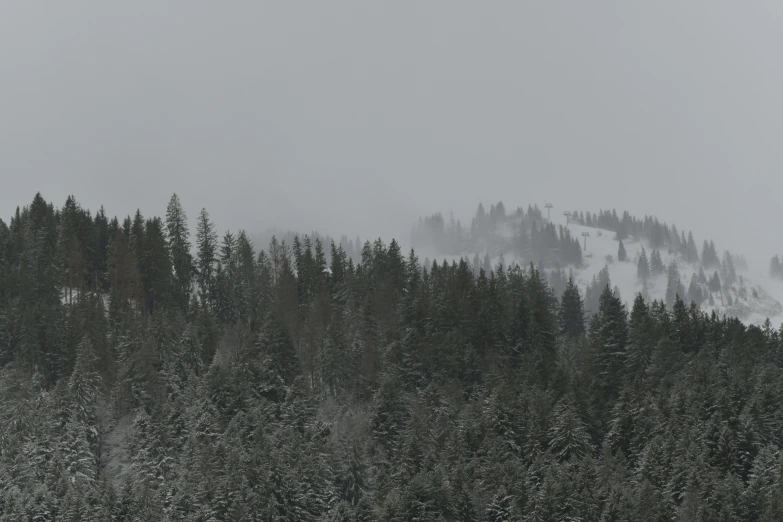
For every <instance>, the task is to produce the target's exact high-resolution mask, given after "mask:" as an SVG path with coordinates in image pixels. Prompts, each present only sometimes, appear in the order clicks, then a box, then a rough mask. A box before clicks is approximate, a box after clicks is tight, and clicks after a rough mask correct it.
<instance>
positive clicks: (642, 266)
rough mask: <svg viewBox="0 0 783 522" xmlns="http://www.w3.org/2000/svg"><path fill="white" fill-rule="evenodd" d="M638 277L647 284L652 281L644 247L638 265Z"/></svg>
mask: <svg viewBox="0 0 783 522" xmlns="http://www.w3.org/2000/svg"><path fill="white" fill-rule="evenodd" d="M636 277H637V278H639V280H640V281H641V282H642V283H647V281H648V280H649V279H650V263H649V262H648V261H647V252H645V251H644V247H642V253H641V255H640V256H639V262H638V263H637V264H636Z"/></svg>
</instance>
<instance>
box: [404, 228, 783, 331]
mask: <svg viewBox="0 0 783 522" xmlns="http://www.w3.org/2000/svg"><path fill="white" fill-rule="evenodd" d="M564 226H566V225H565V224H564ZM567 227H568V229H569V231H570V233H571V236H572V237H575V238H579V240H580V244H581V245H582V247H583V252H582V257H583V266H582V267H579V268H573V267H571V268H570V270H571V272H572V275H573V277H574V280H575V282H576V283H577V285H578V286H579V288H580V291H581V292H582V294H583V295H584V294H585V292H586V289H587V286H588V285H589V284H590V283H591V282H592V281H593V278H594V276H597V275H598V273H599V272H600V271H601V270H602V269H603V268H604V267H607V268H608V271H609V277H610V279H611V285H612V287H617V288H618V289H619V293H620V296H621V298H622V299H623V301H625V303H626V304H627V305H628V306H629V307H630V305H631V304H632V302H633V300H634V298H635V297H636V295H637V294H638V293H639V292H642V290H643V288H642V283H641V281H640V280H639V279H638V277H637V261H638V259H639V256H640V255H641V251H642V247H644V248H645V250H646V252H647V256H648V258H649V257H650V255H651V253H652V249H651V248H650V245H649V244H647V242H646V241H645V240H638V239H634V238H631V237H629V238H627V239H625V240H624V241H623V245H624V247H625V250H626V254H627V260H626V261H625V262H620V261H618V259H617V255H618V247H619V242H618V240H617V239H616V235H615V233H614V232H613V231H609V230H602V229H599V228H593V227H586V226H581V225H576V224H573V223H572V224H568V225H567ZM514 230H515V225H514V223H511V222H506V223H503V224H501V225H500V226H498V228H497V229H495V230H494V234H496V235H498V236H502V237H504V238H505V239H508V240H509V242H511V240H512V238H513V235H514ZM583 233H587V234H589V235H588V237H587V243H586V247H585V242H584V237H583V235H582V234H583ZM660 253H661V257H662V260H663V263H664V265H665V266H668V265H669V264H670V263H671V262H672V261H674V262H675V263H676V264H677V267H678V270H679V273H680V280H681V282H682V285H683V286H684V288H685V289H687V288H688V286H689V283H690V280H691V277H692V276H693V275H694V274H696V275H697V276H698V273H699V269H700V264H699V263H688V262H687V261H685V260H684V259H682V257H679V256H676V255H673V254H669V253H668V252H667V251H666V249H663V250H662V251H661V252H660ZM475 254H476V252H464V253H462V254H461V255H442V254H438V253H437V252H436V251H435V249H433V248H419V249H418V255H419V258H420V259H421V260H422V261H423V260H425V258H426V259H428V260H432V259H438V260H441V261H442V260H443V259H446V260H449V261H451V260H458V259H459V258H460V257H464V258H466V259H468V260H472V259H473V256H474V255H475ZM478 254H479V257H481V256H482V255H483V253H478ZM490 260H491V265H492V266H493V267H494V266H497V264H498V263H504V264H510V263H514V262H518V263H521V264H526V263H529V262H530V260H526V259H520V258H518V257H516V256H515V255H514V254H513V252H512V249H511V248H509V251H508V252H505V253H504V254H503V255H502V256H499V255H496V256H493V257H491V259H490ZM534 261H535V260H534ZM568 270H569V268H568V267H566V271H568ZM713 270H714V269H711V270H709V271H705V272H707V273H706V275H707V277H709V276H710V275H711V274H712V272H713ZM737 276H738V281H736V282H735V283H734V284H733V285H731V288H730V289H729V293H730V295H731V299H730V300H729V299H728V295H721V294H722V292H716V293H714V294H713V301H714V304H712V305H711V304H710V303H709V301H705V302H704V303H702V305H701V306H702V308H703V309H704V310H706V311H708V312H711V311H712V310H715V311H716V312H717V313H718V314H719V315H724V314H725V315H729V316H734V317H738V318H739V319H741V320H742V321H744V322H746V323H748V324H760V323H762V322H764V320H766V319H767V318H769V319H770V320H771V321H772V322H773V324H776V325H777V324H780V322H781V321H783V306H782V305H781V302H783V282H780V281H776V280H774V279H772V278H770V277H769V276H768V275H767V274H766V273H765V272H762V271H758V272H753V271H747V272H743V271H739V270H738V271H737ZM666 286H667V276H666V274H663V275H658V276H657V277H653V278H652V279H651V280H649V282H648V283H647V289H646V297H647V298H649V299H664V298H665V295H666ZM705 292H706V288H705ZM682 297H683V298H684V299H686V296H682ZM729 301H730V302H731V305H729V304H728V303H729Z"/></svg>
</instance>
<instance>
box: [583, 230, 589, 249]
mask: <svg viewBox="0 0 783 522" xmlns="http://www.w3.org/2000/svg"><path fill="white" fill-rule="evenodd" d="M589 235H590V232H582V237H584V238H585V251H587V236H589Z"/></svg>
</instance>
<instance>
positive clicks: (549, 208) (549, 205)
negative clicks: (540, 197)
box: [544, 203, 554, 221]
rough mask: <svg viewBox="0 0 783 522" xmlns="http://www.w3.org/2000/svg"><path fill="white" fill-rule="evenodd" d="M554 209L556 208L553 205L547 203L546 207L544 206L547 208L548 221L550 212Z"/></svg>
mask: <svg viewBox="0 0 783 522" xmlns="http://www.w3.org/2000/svg"><path fill="white" fill-rule="evenodd" d="M553 207H554V205H552V203H547V204H546V205H544V208H546V220H547V221H549V211H550V210H552V208H553Z"/></svg>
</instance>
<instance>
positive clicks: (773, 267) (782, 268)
mask: <svg viewBox="0 0 783 522" xmlns="http://www.w3.org/2000/svg"><path fill="white" fill-rule="evenodd" d="M769 275H770V276H772V277H778V278H781V277H783V265H781V263H780V257H778V256H777V255H776V256H773V257H772V260H771V261H770V263H769Z"/></svg>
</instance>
